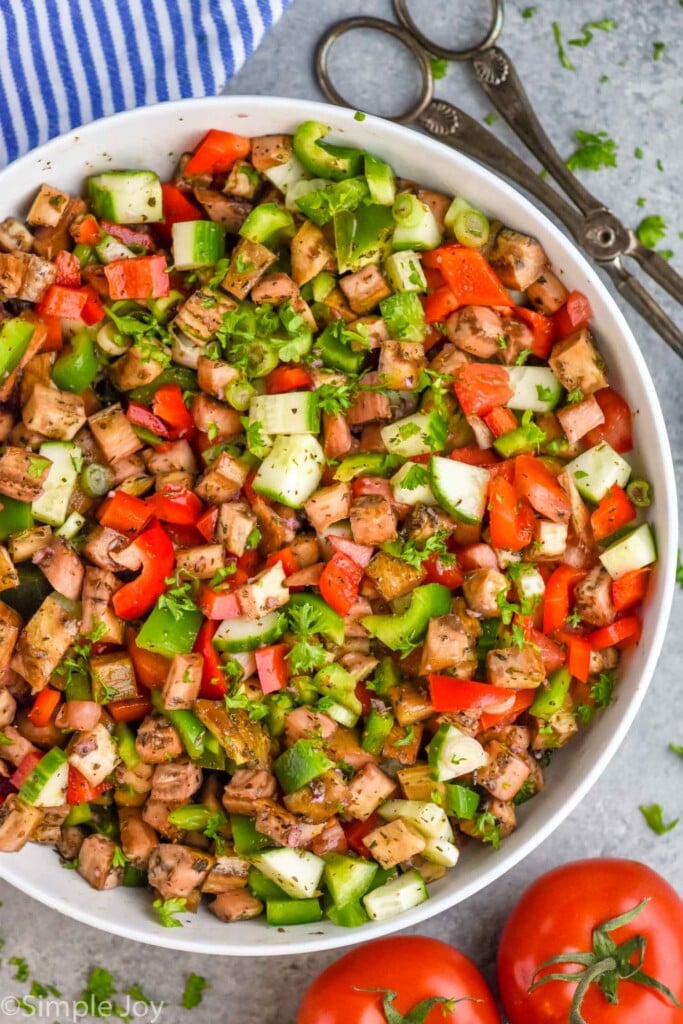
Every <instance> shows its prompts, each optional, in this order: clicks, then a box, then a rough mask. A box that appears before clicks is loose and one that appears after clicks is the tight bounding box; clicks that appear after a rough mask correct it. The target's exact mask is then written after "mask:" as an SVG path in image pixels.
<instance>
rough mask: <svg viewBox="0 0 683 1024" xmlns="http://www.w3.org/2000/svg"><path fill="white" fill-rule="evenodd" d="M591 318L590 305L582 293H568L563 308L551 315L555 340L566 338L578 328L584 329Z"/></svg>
mask: <svg viewBox="0 0 683 1024" xmlns="http://www.w3.org/2000/svg"><path fill="white" fill-rule="evenodd" d="M592 317H593V310H592V309H591V304H590V302H589V301H588V299H587V298H586V296H585V295H584V294H583V292H577V291H573V292H570V293H569V297H568V298H567V301H566V302H565V304H564V306H562V307H561V308H560V309H558V311H557V313H554V314H553V318H552V319H553V323H554V327H555V336H556V338H557V339H558V340H559V341H562V340H563V339H564V338H568V337H569V335H570V334H573V333H574V331H578V330H579V328H580V327H585V326H586V325H587V324H588V321H589V320H591V319H592Z"/></svg>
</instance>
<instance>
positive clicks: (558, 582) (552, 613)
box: [543, 565, 586, 633]
mask: <svg viewBox="0 0 683 1024" xmlns="http://www.w3.org/2000/svg"><path fill="white" fill-rule="evenodd" d="M585 576H586V570H585V569H575V568H574V566H572V565H560V566H558V567H557V569H555V571H554V572H553V574H552V576H551V577H550V579H549V580H548V582H547V583H546V587H545V594H544V595H543V632H544V633H554V632H555V631H556V630H558V629H563V628H564V626H565V622H566V619H567V616H568V615H569V603H570V599H571V595H572V593H573V590H574V587H575V586H576V584H577V583H579V582H580V581H581V580H582V579H584V578H585Z"/></svg>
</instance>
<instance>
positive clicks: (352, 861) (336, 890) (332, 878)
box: [323, 853, 377, 907]
mask: <svg viewBox="0 0 683 1024" xmlns="http://www.w3.org/2000/svg"><path fill="white" fill-rule="evenodd" d="M323 859H324V861H325V868H324V871H323V876H324V879H325V885H326V886H327V890H328V892H329V893H330V895H331V897H332V899H333V900H334V902H335V905H336V906H337V907H344V906H346V904H347V903H354V902H356V901H358V900H359V899H360V898H361V896H364V895H365V893H366V892H367V891H368V889H369V888H370V886H371V885H372V881H373V879H374V877H375V875H376V874H377V864H376V863H375V862H374V861H371V860H363V859H361V858H360V857H345V856H344V855H343V854H341V853H328V854H326V855H325V857H324V858H323Z"/></svg>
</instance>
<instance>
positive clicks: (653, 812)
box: [638, 804, 680, 836]
mask: <svg viewBox="0 0 683 1024" xmlns="http://www.w3.org/2000/svg"><path fill="white" fill-rule="evenodd" d="M638 810H639V811H640V813H641V814H642V816H643V817H644V818H645V821H646V822H647V824H648V826H649V828H651V829H652V831H653V832H654V833H655V835H658V836H663V835H665V834H666V833H667V832H671V830H672V829H674V828H676V825H678V822H679V820H680V819H679V818H674V820H673V821H670V822H669V823H668V824H666V823H665V821H664V809H663V808H662V805H661V804H647V805H643V804H641V805H640V807H639V808H638Z"/></svg>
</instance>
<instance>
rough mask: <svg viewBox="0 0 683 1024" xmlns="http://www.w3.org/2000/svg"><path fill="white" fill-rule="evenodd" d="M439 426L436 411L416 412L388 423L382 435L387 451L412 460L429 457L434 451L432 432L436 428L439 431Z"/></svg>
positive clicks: (381, 431) (382, 430) (383, 428)
mask: <svg viewBox="0 0 683 1024" xmlns="http://www.w3.org/2000/svg"><path fill="white" fill-rule="evenodd" d="M438 426H439V424H438V416H437V414H436V413H435V412H434V410H432V411H431V412H416V413H413V415H412V416H404V418H403V419H401V420H395V422H394V423H388V424H387V425H386V426H385V427H382V429H381V430H380V435H381V437H382V441H383V442H384V446H385V448H386V449H387V451H389V452H391V453H392V454H393V455H402V456H403V458H404V459H410V458H413V457H414V456H415V455H428V454H429V452H431V451H432V450H433V449H432V446H433V444H434V440H433V435H432V432H433V430H434V428H435V427H436V428H437V430H438ZM444 442H445V437H444Z"/></svg>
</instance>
